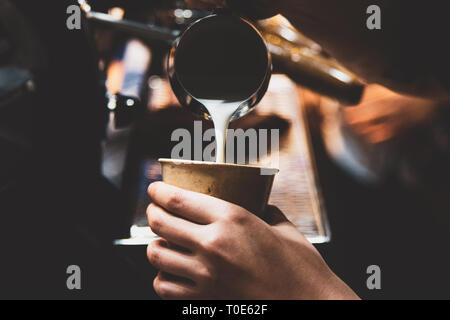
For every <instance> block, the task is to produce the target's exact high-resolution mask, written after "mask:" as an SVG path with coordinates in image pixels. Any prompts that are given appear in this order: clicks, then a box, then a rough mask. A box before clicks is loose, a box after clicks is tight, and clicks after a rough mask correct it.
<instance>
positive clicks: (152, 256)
mask: <svg viewBox="0 0 450 320" xmlns="http://www.w3.org/2000/svg"><path fill="white" fill-rule="evenodd" d="M147 257H148V261H149V262H150V264H152V265H153V266H154V267H159V265H160V263H161V254H160V253H159V252H158V250H156V249H154V248H151V247H150V246H149V247H148V252H147Z"/></svg>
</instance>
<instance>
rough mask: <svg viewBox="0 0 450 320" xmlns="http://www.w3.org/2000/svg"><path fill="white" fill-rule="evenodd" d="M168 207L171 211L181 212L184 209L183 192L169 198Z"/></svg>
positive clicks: (175, 193) (174, 193) (173, 194)
mask: <svg viewBox="0 0 450 320" xmlns="http://www.w3.org/2000/svg"><path fill="white" fill-rule="evenodd" d="M167 207H168V209H169V210H170V211H179V210H181V209H182V208H183V195H182V193H181V191H175V192H173V193H172V194H171V195H170V196H169V199H168V200H167Z"/></svg>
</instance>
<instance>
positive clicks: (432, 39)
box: [186, 0, 450, 100]
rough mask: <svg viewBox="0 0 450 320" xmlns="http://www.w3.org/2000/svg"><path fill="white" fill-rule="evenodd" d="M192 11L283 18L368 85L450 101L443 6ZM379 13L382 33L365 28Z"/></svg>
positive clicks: (362, 4)
mask: <svg viewBox="0 0 450 320" xmlns="http://www.w3.org/2000/svg"><path fill="white" fill-rule="evenodd" d="M186 1H187V2H188V3H189V4H190V5H192V6H195V7H196V6H203V7H205V6H206V7H207V6H226V3H228V4H230V5H231V6H233V4H234V3H237V4H239V6H242V4H244V3H245V4H246V6H247V9H246V10H245V11H246V12H247V13H249V14H250V15H251V14H252V13H254V14H255V16H258V17H265V16H270V15H274V14H277V13H281V14H283V15H284V16H286V17H287V18H288V19H289V20H290V21H291V22H292V23H293V24H294V25H295V26H296V27H297V28H298V29H299V30H300V31H301V32H302V33H304V34H305V35H306V36H308V37H310V38H311V39H313V40H315V41H316V42H318V43H319V44H320V45H322V47H323V48H324V50H325V51H327V52H328V53H329V54H331V55H332V56H333V57H335V58H336V59H337V60H339V61H340V62H341V63H342V64H343V65H345V66H346V67H347V68H348V69H350V70H351V71H353V72H355V73H356V74H357V75H358V76H360V77H361V78H363V79H365V80H366V81H367V82H368V83H378V84H381V85H383V86H385V87H388V88H390V89H392V90H394V91H397V92H401V93H406V94H411V95H416V96H422V97H428V98H432V99H435V100H446V99H450V80H449V77H448V74H447V70H449V69H450V61H449V59H448V57H449V56H450V52H449V48H448V46H447V45H446V41H445V39H444V38H443V37H442V35H443V34H445V33H446V32H447V29H448V24H447V21H448V18H447V17H446V14H447V11H446V10H445V8H444V5H445V2H443V1H441V2H436V3H434V2H433V4H428V3H425V2H424V1H419V3H416V2H414V1H408V0H378V1H373V0H348V1H335V0H186ZM374 4H375V5H378V6H379V7H380V8H381V30H369V29H368V28H367V26H366V22H367V19H368V18H369V16H370V14H367V8H368V7H369V6H370V5H374Z"/></svg>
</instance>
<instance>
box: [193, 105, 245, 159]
mask: <svg viewBox="0 0 450 320" xmlns="http://www.w3.org/2000/svg"><path fill="white" fill-rule="evenodd" d="M198 101H199V102H200V103H201V104H203V105H204V106H205V108H206V109H207V110H208V112H209V115H210V116H211V119H212V121H213V123H214V131H215V134H216V162H217V163H225V162H226V161H225V144H226V141H227V129H228V125H229V124H230V120H231V117H232V116H233V114H234V113H235V112H236V110H237V109H238V108H239V106H240V105H241V104H242V102H239V101H238V102H236V101H224V100H210V99H198Z"/></svg>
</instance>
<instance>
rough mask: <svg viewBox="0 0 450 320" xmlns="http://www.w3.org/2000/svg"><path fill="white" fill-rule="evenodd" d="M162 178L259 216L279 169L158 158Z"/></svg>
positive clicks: (267, 199)
mask: <svg viewBox="0 0 450 320" xmlns="http://www.w3.org/2000/svg"><path fill="white" fill-rule="evenodd" d="M159 162H160V163H161V168H162V176H163V181H164V182H166V183H167V184H170V185H173V186H176V187H179V188H183V189H186V190H190V191H194V192H199V193H203V194H207V195H210V196H213V197H216V198H219V199H222V200H225V201H228V202H232V203H234V204H237V205H239V206H241V207H243V208H245V209H247V210H248V211H250V212H252V213H254V214H255V215H257V216H258V217H260V218H263V219H265V218H266V217H264V215H263V214H264V211H265V209H266V206H267V202H268V201H269V196H270V192H271V190H272V185H273V180H274V178H275V175H276V174H277V173H278V169H271V168H262V167H257V166H244V165H236V164H228V163H215V162H201V161H189V160H175V159H159Z"/></svg>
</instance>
